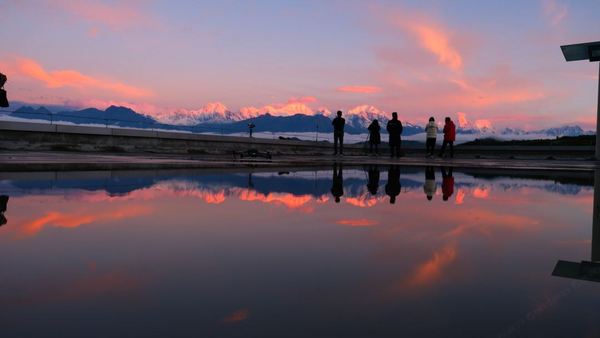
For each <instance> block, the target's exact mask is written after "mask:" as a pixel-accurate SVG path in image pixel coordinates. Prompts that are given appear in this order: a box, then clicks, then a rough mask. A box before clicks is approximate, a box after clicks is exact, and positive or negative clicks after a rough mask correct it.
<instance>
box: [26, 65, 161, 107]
mask: <svg viewBox="0 0 600 338" xmlns="http://www.w3.org/2000/svg"><path fill="white" fill-rule="evenodd" d="M16 70H17V71H18V72H19V73H20V74H22V75H24V76H27V77H29V78H32V79H35V80H38V81H41V82H42V83H44V84H45V85H46V87H48V88H61V87H71V88H77V89H90V90H98V89H99V90H104V91H107V92H110V93H112V94H116V95H118V96H121V97H131V98H141V97H148V96H151V95H152V93H151V92H150V91H149V90H146V89H143V88H138V87H134V86H130V85H126V84H124V83H121V82H116V81H110V80H105V79H100V78H95V77H91V76H88V75H84V74H82V73H80V72H78V71H76V70H56V71H47V70H46V69H44V68H43V67H42V65H40V64H39V63H38V62H36V61H35V60H32V59H27V58H19V59H18V60H17V69H16Z"/></svg>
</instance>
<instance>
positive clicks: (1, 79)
mask: <svg viewBox="0 0 600 338" xmlns="http://www.w3.org/2000/svg"><path fill="white" fill-rule="evenodd" d="M7 80H8V78H7V77H6V75H4V74H2V73H0V107H2V108H7V107H9V106H10V104H9V103H8V97H7V95H6V90H4V84H5V83H6V81H7Z"/></svg>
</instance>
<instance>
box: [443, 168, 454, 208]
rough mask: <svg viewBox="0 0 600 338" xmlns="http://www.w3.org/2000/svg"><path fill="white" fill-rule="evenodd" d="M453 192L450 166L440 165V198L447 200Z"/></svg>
mask: <svg viewBox="0 0 600 338" xmlns="http://www.w3.org/2000/svg"><path fill="white" fill-rule="evenodd" d="M453 193H454V177H452V167H450V168H446V167H442V199H443V200H444V201H447V200H448V198H449V197H450V196H452V194H453Z"/></svg>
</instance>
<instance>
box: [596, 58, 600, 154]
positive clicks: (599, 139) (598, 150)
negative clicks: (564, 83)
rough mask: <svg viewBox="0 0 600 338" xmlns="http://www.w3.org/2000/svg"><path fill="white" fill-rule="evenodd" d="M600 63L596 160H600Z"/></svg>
mask: <svg viewBox="0 0 600 338" xmlns="http://www.w3.org/2000/svg"><path fill="white" fill-rule="evenodd" d="M599 133H600V62H598V108H597V110H596V160H600V135H598V134H599Z"/></svg>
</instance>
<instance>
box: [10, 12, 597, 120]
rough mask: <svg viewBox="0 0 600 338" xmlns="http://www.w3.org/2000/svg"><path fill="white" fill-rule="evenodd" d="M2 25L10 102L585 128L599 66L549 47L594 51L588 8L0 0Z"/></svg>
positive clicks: (590, 115)
mask: <svg viewBox="0 0 600 338" xmlns="http://www.w3.org/2000/svg"><path fill="white" fill-rule="evenodd" d="M0 13H2V20H1V21H0V41H2V48H1V49H0V72H2V73H4V74H6V75H7V76H8V78H9V80H8V82H7V84H6V85H5V89H6V90H7V92H8V95H9V99H10V100H13V101H21V102H26V103H31V104H42V105H63V106H70V107H75V108H83V107H97V108H106V107H108V106H109V105H111V104H116V105H124V106H129V107H131V108H133V109H135V110H136V111H138V112H142V113H146V114H150V115H153V116H158V117H160V116H162V117H164V116H166V115H169V114H172V113H173V112H179V113H180V114H181V113H183V114H188V113H189V114H198V113H203V112H206V111H209V110H225V109H228V110H231V111H236V112H237V111H241V112H242V113H244V112H245V113H252V112H257V111H258V112H260V111H269V112H271V113H273V114H278V115H290V114H293V113H296V112H300V113H308V114H314V113H317V112H318V111H323V110H329V111H336V110H338V109H340V110H343V111H349V110H352V109H357V108H356V107H359V108H358V109H359V110H360V109H378V110H381V111H384V112H386V113H391V112H392V111H397V112H398V113H399V115H400V118H401V120H403V121H409V122H414V123H425V121H426V120H427V119H428V118H429V116H431V115H433V116H436V117H438V118H439V119H440V120H441V119H442V118H443V116H447V115H448V116H453V117H455V118H456V119H458V118H459V117H460V116H462V118H463V119H465V120H469V121H474V122H476V123H477V124H479V125H488V124H489V125H491V126H494V127H506V126H509V127H519V128H524V129H539V128H542V127H551V126H558V125H564V124H575V123H576V124H579V125H581V126H583V127H586V128H592V127H593V126H594V125H595V117H596V114H595V111H596V107H597V105H596V100H597V93H598V64H590V63H589V62H587V61H580V62H571V63H567V62H565V60H564V57H563V56H562V53H561V50H560V48H559V47H560V46H561V45H564V44H571V43H579V42H588V41H598V40H600V20H597V18H596V15H595V13H596V14H597V13H600V1H596V0H578V1H575V0H573V1H563V0H510V1H509V0H505V1H491V0H490V1H487V0H484V1H479V0H455V1H449V0H448V1H442V0H438V1H434V0H432V1H408V0H407V1H353V0H344V1H337V0H327V1H317V0H315V1H313V0H304V1H283V0H273V1H267V0H264V1H226V0H223V1H191V0H190V1H184V0H181V1H158V0H157V1H153V0H123V1H101V0H91V1H88V0H85V1H84V0H81V1H68V0H53V1H44V0H37V1H36V0H0ZM362 106H365V107H362ZM371 106H372V107H375V108H370V107H371ZM360 107H362V108H360Z"/></svg>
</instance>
